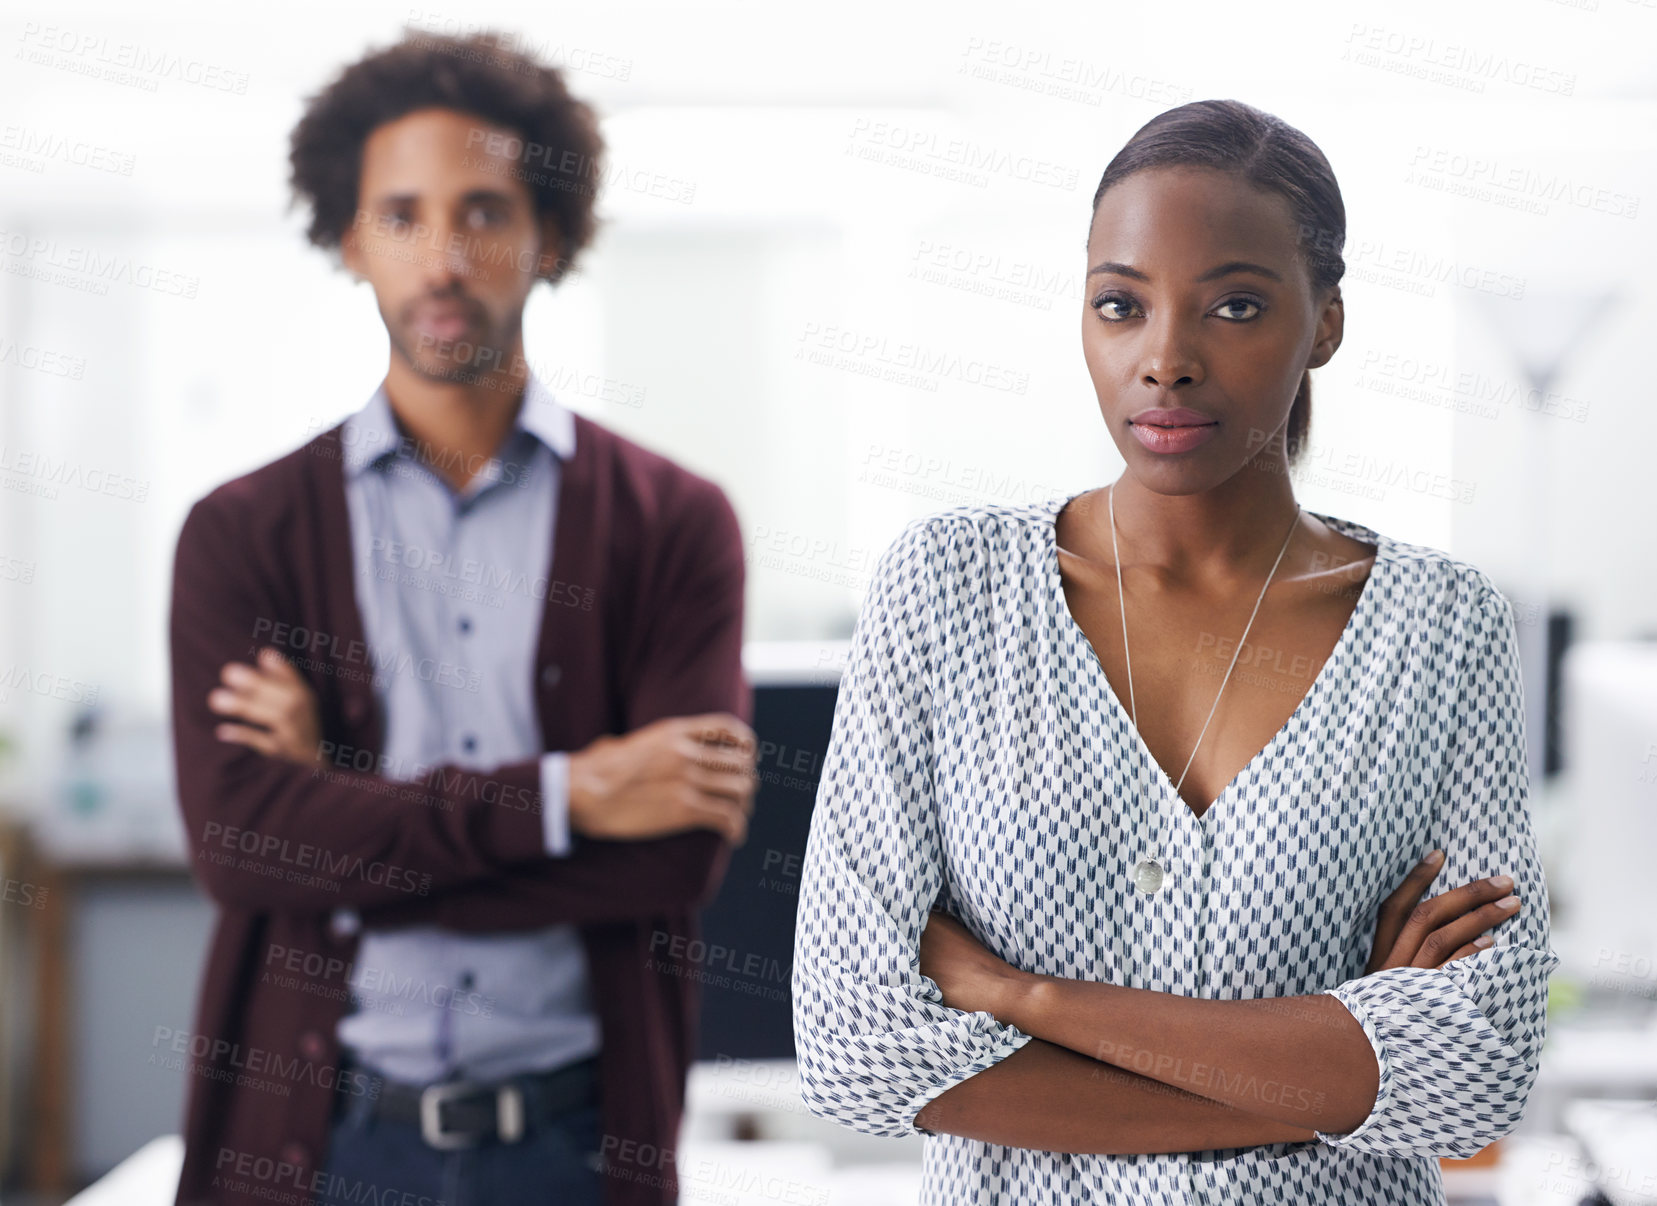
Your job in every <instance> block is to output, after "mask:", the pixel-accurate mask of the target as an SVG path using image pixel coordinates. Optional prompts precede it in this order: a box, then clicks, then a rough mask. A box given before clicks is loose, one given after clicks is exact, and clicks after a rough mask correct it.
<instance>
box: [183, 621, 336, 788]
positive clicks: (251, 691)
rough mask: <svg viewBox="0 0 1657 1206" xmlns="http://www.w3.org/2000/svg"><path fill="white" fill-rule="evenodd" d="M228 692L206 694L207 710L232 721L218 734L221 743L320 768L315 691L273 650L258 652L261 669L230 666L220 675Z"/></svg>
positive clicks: (220, 727) (222, 689)
mask: <svg viewBox="0 0 1657 1206" xmlns="http://www.w3.org/2000/svg"><path fill="white" fill-rule="evenodd" d="M219 681H220V682H221V683H223V686H219V687H215V688H214V689H213V690H211V691H209V692H208V693H207V706H208V707H209V708H211V709H213V711H214V712H217V713H218V714H219V715H220V716H232V717H235V718H236V719H235V720H234V721H227V722H226V723H224V724H221V725H218V726H217V727H215V728H214V730H213V735H214V736H215V737H217V738H218V739H219V740H220V741H233V742H235V743H237V744H238V745H245V746H250V747H251V748H253V749H256V750H258V751H259V752H260V753H261V754H267V755H269V756H270V757H272V758H283V759H286V760H287V761H289V762H298V763H300V764H301V765H304V766H321V765H322V763H323V757H322V721H321V719H320V717H319V716H318V715H317V707H316V696H315V695H314V694H313V693H312V691H311V685H310V684H309V683H307V682H306V681H305V679H304V677H303V676H302V675H301V674H300V673H299V671H297V670H295V669H294V668H293V666H292V665H290V664H289V662H288V659H287V658H285V657H283V656H282V654H281V652H280V651H279V650H276V649H273V648H271V647H270V646H269V645H267V646H265V647H264V648H263V649H261V650H259V661H258V665H256V666H249V665H247V664H246V663H244V662H226V663H225V664H224V668H223V669H222V670H220V671H219Z"/></svg>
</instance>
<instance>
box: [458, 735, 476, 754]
mask: <svg viewBox="0 0 1657 1206" xmlns="http://www.w3.org/2000/svg"><path fill="white" fill-rule="evenodd" d="M460 745H461V748H462V749H464V750H465V751H466V752H467V753H468V754H470V753H471V752H472V751H473V750H475V749H477V748H478V739H477V738H476V737H473V736H472V735H471V734H470V733H468V734H467V735H466V736H465V737H462V738H461V739H460Z"/></svg>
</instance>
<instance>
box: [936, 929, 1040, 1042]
mask: <svg viewBox="0 0 1657 1206" xmlns="http://www.w3.org/2000/svg"><path fill="white" fill-rule="evenodd" d="M920 953H921V975H923V976H927V977H930V978H931V979H932V980H934V981H936V982H937V985H938V987H939V988H940V989H941V990H942V991H943V994H944V1004H945V1005H948V1006H949V1007H950V1008H951V1009H960V1010H964V1011H966V1012H967V1013H977V1012H979V1011H980V1010H983V1011H986V1012H988V1013H991V1014H994V1015H995V1019H996V1021H998V1022H1007V1021H1010V1020H1011V1015H1012V1013H1013V1012H1014V1011H1015V1009H1016V1008H1017V1004H1018V1001H1019V999H1020V998H1021V997H1022V996H1023V994H1024V992H1025V991H1026V990H1027V989H1028V988H1029V987H1030V985H1031V984H1032V983H1034V982H1035V980H1036V977H1035V976H1033V975H1031V974H1030V973H1029V972H1021V971H1019V970H1018V969H1017V968H1015V967H1013V966H1012V965H1011V964H1010V963H1008V962H1006V961H1005V960H1003V959H1000V958H997V957H996V956H995V955H992V954H991V953H990V952H989V951H987V950H985V949H984V946H983V944H982V943H980V942H979V941H978V939H976V938H974V937H973V936H972V933H971V932H970V931H969V930H968V929H967V927H966V926H964V925H962V924H961V923H960V922H959V921H957V920H955V918H953V917H951V916H950V915H949V914H947V913H941V912H938V911H936V910H934V911H933V912H932V913H931V914H930V915H929V916H928V917H927V921H926V928H925V929H923V930H922V931H921V948H920Z"/></svg>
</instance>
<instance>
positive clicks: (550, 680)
mask: <svg viewBox="0 0 1657 1206" xmlns="http://www.w3.org/2000/svg"><path fill="white" fill-rule="evenodd" d="M563 677H564V671H563V668H562V667H560V666H559V665H558V663H556V662H548V663H547V664H546V665H545V666H542V667H541V685H542V686H543V687H556V686H557V685H558V680H559V679H561V678H563Z"/></svg>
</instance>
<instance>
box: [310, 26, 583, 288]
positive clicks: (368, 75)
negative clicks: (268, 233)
mask: <svg viewBox="0 0 1657 1206" xmlns="http://www.w3.org/2000/svg"><path fill="white" fill-rule="evenodd" d="M428 108H439V109H452V110H454V111H456V112H459V113H464V114H467V115H468V116H471V117H475V118H478V119H479V120H480V121H484V122H487V123H488V124H490V125H492V126H500V127H503V128H504V129H506V130H509V131H511V132H512V133H513V134H515V135H516V136H517V140H516V141H515V142H514V144H512V145H513V149H514V152H517V151H521V152H522V153H521V154H517V153H514V156H513V157H514V158H516V159H518V160H519V162H520V164H521V167H520V168H518V169H515V170H514V173H513V174H514V175H516V176H517V177H518V178H519V179H522V180H523V181H524V183H525V184H526V185H527V186H528V188H529V191H530V194H531V195H532V196H533V197H534V199H535V212H536V216H537V217H538V218H546V217H551V218H552V220H553V223H554V225H555V226H556V227H557V229H558V233H559V236H560V241H561V243H562V246H561V248H560V254H559V257H558V262H557V264H556V265H555V266H554V267H553V268H552V269H551V270H550V271H549V272H547V273H545V274H544V279H546V280H548V281H552V282H556V281H557V280H558V279H559V278H560V277H562V276H563V275H564V272H565V271H566V270H567V269H568V268H569V267H570V266H571V264H573V262H574V260H575V257H576V254H577V253H578V252H580V251H581V250H582V249H583V248H585V247H586V246H587V244H588V243H590V242H591V241H592V238H593V234H594V231H595V228H596V224H597V223H596V219H595V218H594V215H593V202H594V200H595V193H596V190H597V185H598V182H599V180H600V169H599V156H600V155H601V154H602V153H603V151H604V140H603V138H602V136H601V135H600V134H599V132H598V121H597V118H596V117H595V116H594V114H593V111H592V109H591V108H590V107H589V106H588V105H587V104H585V103H584V102H582V101H579V100H576V99H575V98H574V97H572V96H571V95H570V94H569V92H568V90H567V89H566V88H565V87H564V80H563V77H562V76H560V75H559V73H558V71H557V69H556V68H553V67H548V66H546V65H544V64H542V63H540V62H538V61H536V60H535V58H533V57H532V56H531V55H529V54H526V53H524V52H522V51H519V50H516V49H514V48H513V47H512V41H511V38H510V37H509V36H508V35H504V34H500V33H493V32H484V33H476V34H472V35H470V36H469V37H465V38H460V37H450V36H445V35H438V34H433V33H427V32H424V31H421V30H418V29H414V28H408V29H405V30H404V33H403V39H402V41H400V42H398V43H396V44H395V45H392V46H389V47H386V48H384V49H382V50H378V51H376V52H374V53H373V54H370V55H369V56H367V57H366V58H363V59H361V60H359V61H358V62H356V63H354V64H352V65H351V66H349V67H347V68H346V69H345V70H344V71H342V72H341V73H340V75H339V77H338V78H337V79H335V80H334V82H333V83H331V84H329V85H328V86H327V87H326V88H325V89H323V90H322V91H321V92H319V93H318V94H317V95H315V96H313V97H312V98H311V99H310V102H309V103H308V105H307V107H306V110H305V115H304V116H303V117H302V118H301V119H300V121H299V124H298V125H297V126H295V127H294V131H293V139H292V145H291V149H290V151H289V154H288V163H289V167H290V168H291V181H292V184H293V191H294V200H295V201H296V202H297V201H299V200H301V199H303V200H306V201H308V202H309V203H310V208H311V223H310V228H309V230H308V231H307V232H306V235H307V237H308V238H309V239H310V241H311V242H312V243H314V244H315V245H316V246H318V247H321V248H324V249H333V248H337V247H338V246H339V244H340V239H341V238H342V237H343V236H344V234H345V233H346V231H347V230H349V229H350V226H351V223H352V222H353V221H354V220H355V218H356V213H357V195H358V188H359V186H360V183H361V175H362V150H363V144H364V143H365V142H367V141H368V136H369V135H370V134H372V133H373V132H374V131H375V130H376V129H378V128H379V127H380V126H383V125H385V124H386V123H388V122H393V121H396V120H398V119H399V118H401V117H403V116H405V115H406V114H409V113H412V112H414V111H415V110H417V109H428Z"/></svg>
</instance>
